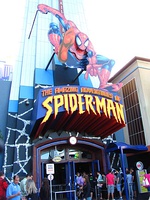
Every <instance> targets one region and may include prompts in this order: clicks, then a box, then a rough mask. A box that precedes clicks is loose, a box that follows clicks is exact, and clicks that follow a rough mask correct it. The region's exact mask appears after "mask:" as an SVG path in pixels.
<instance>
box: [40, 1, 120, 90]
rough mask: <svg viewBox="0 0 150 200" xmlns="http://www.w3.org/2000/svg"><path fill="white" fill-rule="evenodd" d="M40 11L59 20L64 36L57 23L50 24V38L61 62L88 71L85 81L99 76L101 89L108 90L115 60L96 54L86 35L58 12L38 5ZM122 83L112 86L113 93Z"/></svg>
mask: <svg viewBox="0 0 150 200" xmlns="http://www.w3.org/2000/svg"><path fill="white" fill-rule="evenodd" d="M38 10H39V11H40V12H42V13H43V14H47V13H48V12H50V13H51V14H53V15H54V16H55V17H56V18H58V20H59V22H60V24H61V26H62V28H63V30H64V34H63V33H61V31H60V29H59V27H58V25H57V24H55V23H53V22H52V23H50V30H49V32H48V38H49V41H50V43H51V44H52V45H53V46H54V47H55V53H56V54H57V56H58V59H59V60H60V62H62V63H65V64H66V65H67V66H68V67H76V68H81V69H83V70H86V73H85V79H87V78H88V76H89V75H91V76H98V78H99V80H100V85H99V88H106V87H109V86H110V85H108V84H107V82H108V79H109V77H110V73H111V70H112V67H113V66H114V64H115V61H114V60H110V59H108V58H106V57H104V56H102V55H99V54H97V53H96V52H95V50H94V47H93V45H92V43H91V41H90V40H89V38H88V36H87V35H86V34H85V33H82V32H81V31H80V30H79V29H78V28H77V27H76V25H75V24H74V22H72V21H70V20H67V19H66V18H65V16H64V15H63V14H62V13H60V12H59V11H58V10H56V9H54V8H52V7H49V6H47V5H44V4H39V5H38ZM121 87H122V83H118V84H112V85H111V89H112V91H118V90H119V89H120V88H121Z"/></svg>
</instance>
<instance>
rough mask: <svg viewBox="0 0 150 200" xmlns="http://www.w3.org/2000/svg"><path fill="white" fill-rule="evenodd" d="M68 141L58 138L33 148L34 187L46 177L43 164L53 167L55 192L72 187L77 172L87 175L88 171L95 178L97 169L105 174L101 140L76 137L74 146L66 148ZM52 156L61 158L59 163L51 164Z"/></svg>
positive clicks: (105, 164) (105, 159)
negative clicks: (52, 165)
mask: <svg viewBox="0 0 150 200" xmlns="http://www.w3.org/2000/svg"><path fill="white" fill-rule="evenodd" d="M68 141H69V140H68V138H64V139H62V138H61V139H60V140H58V139H57V140H56V141H55V140H54V141H53V140H51V141H46V142H45V143H41V144H37V145H35V146H34V157H33V169H34V171H33V176H34V177H35V182H36V185H37V187H38V188H40V187H41V183H42V179H43V178H44V177H48V174H46V164H52V163H53V164H54V168H55V173H54V180H53V181H52V185H53V189H55V188H56V187H59V188H57V189H56V191H62V190H65V191H66V190H71V189H72V188H75V177H76V176H75V175H76V173H77V172H81V173H83V172H86V173H87V174H88V173H89V172H91V171H92V173H93V175H96V172H97V171H99V170H101V171H102V172H104V173H105V172H106V170H107V169H106V167H107V164H108V161H107V157H106V154H105V145H104V144H103V143H102V142H101V141H95V140H91V139H85V138H84V139H83V138H78V139H77V144H76V145H70V143H69V142H68ZM55 156H56V157H60V158H61V159H60V160H59V162H55V161H54V160H55V159H54V158H55ZM54 187H55V188H54ZM58 195H60V194H58ZM62 195H64V194H62ZM65 195H66V194H65ZM60 199H62V198H60ZM69 199H70V198H69ZM72 200H73V199H72Z"/></svg>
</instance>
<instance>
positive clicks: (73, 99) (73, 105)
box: [69, 94, 78, 114]
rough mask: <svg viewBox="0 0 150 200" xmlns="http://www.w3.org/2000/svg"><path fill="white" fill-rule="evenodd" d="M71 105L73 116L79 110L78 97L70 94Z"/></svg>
mask: <svg viewBox="0 0 150 200" xmlns="http://www.w3.org/2000/svg"><path fill="white" fill-rule="evenodd" d="M69 103H70V111H71V114H72V113H73V112H74V111H75V110H77V107H78V106H77V96H76V95H75V94H69Z"/></svg>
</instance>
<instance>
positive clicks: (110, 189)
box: [107, 185, 114, 193]
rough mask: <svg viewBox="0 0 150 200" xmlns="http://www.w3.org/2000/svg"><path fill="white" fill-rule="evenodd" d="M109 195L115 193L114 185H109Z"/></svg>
mask: <svg viewBox="0 0 150 200" xmlns="http://www.w3.org/2000/svg"><path fill="white" fill-rule="evenodd" d="M107 191H108V193H114V185H107Z"/></svg>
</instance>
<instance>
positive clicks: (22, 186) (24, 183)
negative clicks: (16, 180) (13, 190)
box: [20, 174, 33, 200]
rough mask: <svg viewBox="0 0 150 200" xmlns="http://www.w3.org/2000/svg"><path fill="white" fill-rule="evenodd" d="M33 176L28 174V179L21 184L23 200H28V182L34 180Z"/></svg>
mask: <svg viewBox="0 0 150 200" xmlns="http://www.w3.org/2000/svg"><path fill="white" fill-rule="evenodd" d="M32 178H33V176H32V174H27V175H26V177H25V178H24V179H23V180H22V181H21V182H20V190H21V199H22V200H26V196H27V190H26V182H27V180H28V179H32Z"/></svg>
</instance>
